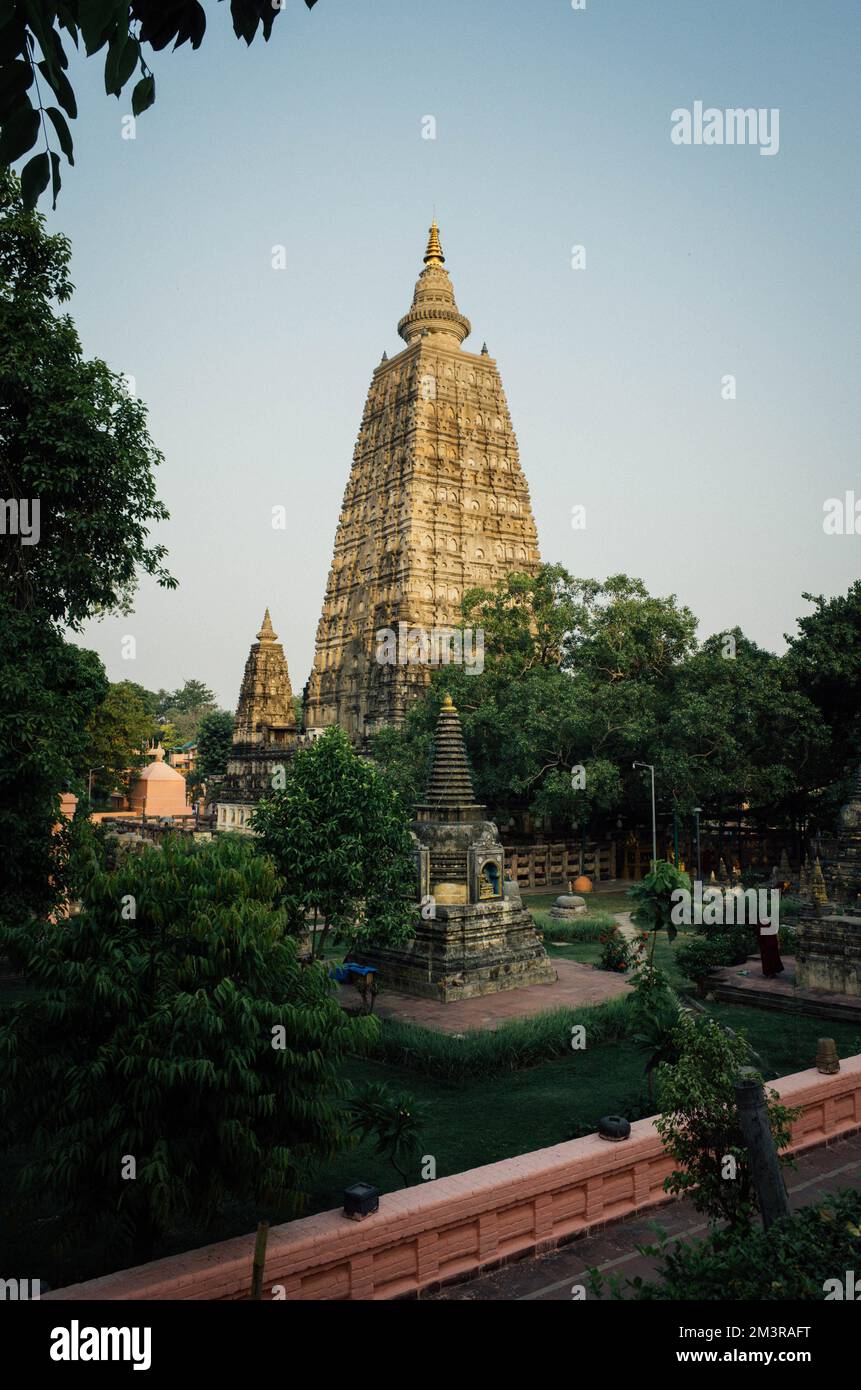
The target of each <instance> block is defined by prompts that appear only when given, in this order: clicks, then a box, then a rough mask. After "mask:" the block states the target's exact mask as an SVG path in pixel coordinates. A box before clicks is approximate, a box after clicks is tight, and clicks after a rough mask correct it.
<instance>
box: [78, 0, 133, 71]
mask: <svg viewBox="0 0 861 1390" xmlns="http://www.w3.org/2000/svg"><path fill="white" fill-rule="evenodd" d="M127 14H128V7H127V6H126V5H124V4H118V3H117V0H79V3H78V23H79V25H80V27H81V33H82V34H83V36H84V46H85V48H86V50H87V57H91V56H92V54H93V53H97V52H98V50H99V49H100V48H101V47H102V44H103V43H104V42H105V40H106V39H107V37H108V33H109V31H110V29H111V28H112V27H113V25H114V23H115V22H116V21H117V20H119V19H121V18H125V16H126V15H127Z"/></svg>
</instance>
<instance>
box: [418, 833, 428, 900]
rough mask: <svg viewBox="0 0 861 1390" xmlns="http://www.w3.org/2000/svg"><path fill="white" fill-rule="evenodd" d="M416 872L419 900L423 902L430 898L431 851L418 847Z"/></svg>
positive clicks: (422, 846) (421, 846)
mask: <svg viewBox="0 0 861 1390" xmlns="http://www.w3.org/2000/svg"><path fill="white" fill-rule="evenodd" d="M415 856H416V872H417V877H418V898H419V902H423V901H424V899H425V898H427V897H429V896H430V850H429V849H427V848H426V847H425V846H424V845H418V846H417V847H416V850H415Z"/></svg>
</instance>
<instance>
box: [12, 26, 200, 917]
mask: <svg viewBox="0 0 861 1390" xmlns="http://www.w3.org/2000/svg"><path fill="white" fill-rule="evenodd" d="M2 33H3V28H2V26H0V39H2ZM69 256H70V250H69V243H68V241H67V240H66V238H65V237H62V236H47V235H46V233H45V228H44V219H43V218H42V217H40V216H39V215H38V214H37V213H35V212H27V211H25V209H24V207H23V204H22V200H21V194H20V186H19V184H18V181H17V179H16V178H15V177H14V176H13V175H12V174H11V173H10V172H9V171H8V170H6V169H3V168H0V495H2V496H3V498H4V499H13V500H14V501H15V503H16V505H18V506H19V507H20V505H21V504H22V503H24V504H26V508H27V510H28V522H29V527H28V529H29V531H30V535H29V537H28V538H27V539H28V541H29V540H30V539H33V540H34V541H35V543H33V544H29V543H27V544H24V543H23V541H24V539H25V537H24V536H23V534H22V535H20V536H19V535H16V534H8V533H7V534H5V535H4V536H3V537H2V538H0V603H2V608H3V612H2V615H0V617H2V620H3V621H2V624H0V626H2V646H0V728H2V743H1V744H0V785H2V786H3V788H4V789H5V790H6V792H7V794H8V797H9V798H10V799H9V800H8V801H7V802H6V805H5V807H4V810H3V812H2V813H0V829H2V831H3V843H2V845H0V862H2V864H3V871H4V873H5V875H6V876H7V879H8V882H9V883H10V884H11V885H14V891H11V892H8V893H6V894H3V895H2V900H0V912H2V913H3V914H4V915H7V916H8V915H9V914H10V913H11V914H13V915H17V914H19V913H22V912H26V911H28V910H30V909H32V910H33V911H36V912H40V913H42V912H44V911H45V910H46V909H47V907H48V906H49V905H50V900H51V897H52V896H53V897H54V898H55V899H56V898H57V897H59V896H61V895H62V885H61V882H60V875H59V868H60V866H59V865H56V864H55V865H54V868H55V869H56V872H54V871H53V870H52V867H51V865H52V861H53V860H54V859H55V850H56V844H55V838H56V837H53V836H52V833H51V831H52V826H53V824H54V822H55V820H56V816H57V811H58V807H59V793H60V792H61V791H63V790H66V789H69V790H78V791H81V790H82V789H83V788H82V784H81V782H80V781H79V780H78V778H77V773H78V772H79V770H80V768H81V766H82V764H83V762H84V760H85V758H84V746H85V742H86V738H87V735H86V733H85V726H86V724H87V722H88V720H89V719H90V717H91V715H92V713H93V711H94V710H95V708H96V707H97V706H98V705H99V704H100V703H101V701H102V700H103V699H104V697H105V693H106V691H107V684H108V683H107V680H106V679H105V676H104V671H103V669H102V667H101V663H100V662H99V661H98V658H97V657H95V656H94V655H93V654H92V653H82V652H80V651H79V649H77V648H74V647H69V646H68V645H67V643H66V642H65V639H64V637H63V635H62V632H61V626H63V625H65V626H66V627H68V628H71V629H72V630H73V631H74V630H77V629H80V627H81V625H82V623H83V622H84V621H85V620H86V619H87V618H90V617H93V616H95V615H97V614H101V613H107V612H110V611H113V610H116V609H122V608H124V607H125V606H126V605H127V603H128V601H129V599H130V596H131V593H132V590H133V587H134V583H135V579H136V575H137V573H138V571H139V570H144V571H145V572H146V573H148V574H150V575H152V576H154V577H155V578H156V579H157V581H158V582H159V583H160V584H162V585H164V586H167V587H173V586H174V583H175V581H174V580H173V579H171V577H170V576H169V575H168V574H167V573H166V571H165V570H164V568H163V566H162V560H163V558H164V549H163V547H161V546H158V545H150V544H149V540H148V537H149V530H150V527H151V526H152V524H153V523H154V522H156V521H159V520H161V519H163V518H164V517H165V516H166V515H167V514H166V512H165V510H164V508H163V507H162V505H161V503H160V502H158V501H157V499H156V493H155V481H154V477H153V470H154V468H155V466H156V465H157V463H158V462H159V459H160V456H159V454H158V453H157V451H156V450H155V449H154V447H153V445H152V441H151V440H150V438H149V435H148V433H147V429H146V413H145V410H144V407H143V405H142V404H141V402H140V401H136V400H134V399H133V398H131V397H130V396H129V395H128V392H127V391H126V390H125V387H124V385H123V383H122V382H121V380H120V378H119V377H118V376H116V375H115V374H114V373H113V372H111V371H109V369H108V368H107V366H106V365H105V364H104V362H100V361H98V360H91V361H88V360H87V359H85V358H84V356H83V353H82V351H81V346H80V343H79V341H78V336H77V333H76V331H75V327H74V324H73V323H72V320H71V319H70V318H69V317H68V315H62V314H58V313H56V312H55V308H54V306H55V304H60V305H62V304H63V303H65V302H66V301H67V300H68V299H69V297H70V295H71V293H72V285H71V282H70V280H69V274H68V265H69ZM37 507H38V512H37V511H36V508H37ZM19 519H20V513H19ZM4 529H5V528H4ZM37 532H38V534H37ZM52 884H53V887H52ZM28 885H29V886H28Z"/></svg>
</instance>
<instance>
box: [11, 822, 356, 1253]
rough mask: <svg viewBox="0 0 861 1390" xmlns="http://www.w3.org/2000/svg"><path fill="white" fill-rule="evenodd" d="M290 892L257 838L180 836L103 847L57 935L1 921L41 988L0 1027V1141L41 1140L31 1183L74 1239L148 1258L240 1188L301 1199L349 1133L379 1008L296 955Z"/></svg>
mask: <svg viewBox="0 0 861 1390" xmlns="http://www.w3.org/2000/svg"><path fill="white" fill-rule="evenodd" d="M280 891H281V884H280V883H279V880H278V876H277V874H276V872H275V869H274V867H273V865H272V862H271V860H269V859H268V858H267V857H266V856H265V855H263V854H260V853H258V852H257V851H256V849H255V846H254V845H253V844H252V843H250V842H249V841H248V840H244V839H241V838H239V837H223V838H221V839H219V840H216V841H215V842H214V843H212V844H208V845H202V846H200V845H190V844H189V843H188V842H187V841H185V842H183V841H180V840H179V839H174V840H172V841H170V840H169V841H167V842H166V843H165V844H164V846H163V847H162V848H160V849H147V850H145V851H144V852H142V853H141V854H139V855H136V854H126V855H123V856H122V857H121V859H120V862H119V864H118V866H117V867H116V868H115V869H113V870H106V869H104V868H102V867H100V866H99V865H98V864H96V863H95V862H94V863H93V864H92V866H91V868H90V872H89V874H88V875H87V876H86V879H85V882H84V891H83V904H82V910H81V912H80V914H78V915H76V916H73V917H71V918H70V919H69V920H68V921H67V922H66V923H65V924H64V927H63V930H62V931H60V932H52V933H36V934H35V935H34V934H33V933H32V932H30V931H28V930H27V929H24V928H22V929H18V930H15V931H8V930H7V931H3V930H2V929H0V952H4V953H8V954H9V956H10V957H11V958H12V960H13V961H15V962H16V963H17V964H19V965H22V966H23V967H24V968H25V969H26V972H27V976H28V979H29V981H30V983H31V985H33V986H35V987H36V988H35V992H34V994H33V997H32V998H30V999H28V1000H26V1001H25V1002H23V1003H21V1004H20V1005H18V1006H16V1007H15V1008H13V1009H12V1010H11V1011H9V1012H8V1014H7V1015H6V1016H5V1017H4V1021H3V1024H2V1026H0V1077H2V1082H0V1108H2V1112H3V1116H4V1124H3V1132H2V1135H0V1145H2V1146H4V1147H9V1146H13V1145H15V1144H17V1143H21V1142H27V1143H29V1144H31V1145H33V1150H32V1157H31V1158H30V1160H29V1161H28V1163H27V1165H26V1166H25V1167H24V1169H23V1170H22V1172H21V1177H20V1182H21V1195H22V1196H23V1198H24V1200H25V1201H26V1200H27V1198H28V1196H29V1195H31V1194H35V1195H36V1197H37V1198H38V1200H39V1202H40V1203H42V1204H43V1205H44V1202H45V1199H46V1195H47V1196H48V1198H49V1199H50V1201H51V1204H52V1206H54V1207H55V1208H56V1209H57V1211H58V1212H59V1214H60V1218H61V1219H60V1221H59V1222H58V1230H59V1232H60V1234H61V1236H62V1238H64V1239H65V1240H66V1242H67V1243H69V1244H70V1245H72V1247H73V1248H74V1247H75V1245H76V1244H77V1243H78V1242H79V1241H80V1237H81V1235H82V1234H86V1236H87V1238H88V1239H89V1240H91V1239H92V1238H93V1234H94V1231H97V1232H99V1233H100V1234H105V1235H107V1236H113V1237H114V1238H115V1254H116V1255H119V1254H122V1252H123V1250H124V1249H125V1250H130V1252H131V1254H132V1256H133V1258H135V1259H138V1260H145V1259H149V1258H151V1256H152V1253H153V1245H154V1242H156V1241H157V1240H158V1239H159V1237H160V1236H161V1235H162V1234H164V1233H165V1232H166V1231H169V1230H172V1229H175V1228H176V1227H177V1226H178V1225H181V1224H182V1222H183V1221H185V1220H196V1221H200V1222H204V1223H205V1222H207V1221H209V1220H211V1219H212V1217H213V1216H214V1215H215V1214H217V1212H218V1211H219V1210H220V1209H221V1208H222V1206H223V1204H224V1202H225V1201H226V1200H227V1199H228V1198H230V1197H233V1198H251V1199H255V1200H258V1201H275V1200H277V1201H279V1202H281V1201H284V1200H285V1199H286V1200H288V1201H289V1200H290V1199H291V1198H295V1197H297V1196H298V1194H299V1193H301V1191H302V1189H303V1187H304V1185H305V1183H306V1182H307V1181H308V1178H309V1172H310V1171H311V1165H312V1164H313V1163H314V1162H315V1161H318V1160H319V1159H320V1157H322V1156H326V1155H329V1154H331V1153H332V1152H333V1151H334V1150H335V1148H336V1147H337V1146H338V1145H339V1144H340V1143H342V1142H345V1141H346V1138H347V1135H346V1121H345V1117H344V1116H343V1115H342V1113H341V1109H340V1107H339V1105H338V1103H337V1102H338V1097H339V1095H340V1094H341V1087H340V1080H339V1064H340V1063H341V1061H342V1060H343V1058H344V1057H345V1055H347V1054H349V1053H350V1052H352V1051H356V1050H359V1049H361V1047H362V1046H363V1045H364V1044H365V1043H366V1042H367V1041H368V1040H369V1039H371V1038H372V1037H374V1036H375V1035H376V1028H377V1023H376V1020H375V1019H353V1018H350V1017H349V1015H347V1014H346V1013H344V1011H343V1010H342V1009H341V1008H340V1007H339V1005H338V1003H337V1001H336V1000H335V999H334V997H333V995H332V991H331V987H330V984H329V980H328V976H327V972H326V970H325V968H323V967H320V966H309V965H304V966H303V965H301V964H300V963H299V961H298V959H297V949H296V943H295V942H294V941H293V940H292V939H291V938H290V936H289V935H288V932H287V920H286V913H285V912H284V910H283V909H282V908H280V907H279V906H278V899H279V896H280ZM130 1161H131V1163H132V1164H133V1165H134V1166H133V1168H131V1167H130Z"/></svg>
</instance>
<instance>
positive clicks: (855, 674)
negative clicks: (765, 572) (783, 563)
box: [785, 580, 861, 780]
mask: <svg viewBox="0 0 861 1390" xmlns="http://www.w3.org/2000/svg"><path fill="white" fill-rule="evenodd" d="M802 598H804V599H806V601H807V602H808V603H810V604H812V605H813V612H812V613H807V614H805V615H804V616H803V617H801V618H799V619H798V620H797V625H798V631H797V632H796V633H794V634H792V635H789V634H787V637H786V640H787V642H788V643H789V651H788V652H787V655H786V659H785V660H786V664H787V666H788V667H789V668H790V670H791V671H792V673H793V675H794V677H795V679H796V681H797V683H798V686H799V688H800V689H801V690H802V691H803V692H804V694H806V695H807V696H808V697H809V698H810V699H811V700H812V701H813V702H814V703H815V705H816V707H817V709H818V710H819V712H820V714H821V717H822V719H823V720H824V721H825V723H826V724H827V726H828V728H829V730H830V732H831V736H832V738H831V748H830V752H831V757H830V763H829V767H828V770H827V773H826V778H825V779H824V780H832V779H837V778H839V777H840V776H841V775H842V774H843V773H844V772H845V771H846V770H847V766H850V767H852V770H853V771H854V770H855V769H856V768H857V764H858V762H859V761H861V580H856V581H855V583H854V584H852V585H850V587H849V589H848V590H847V592H846V593H845V594H838V595H836V596H835V597H834V598H828V599H827V598H825V597H824V596H823V595H822V594H802Z"/></svg>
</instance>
